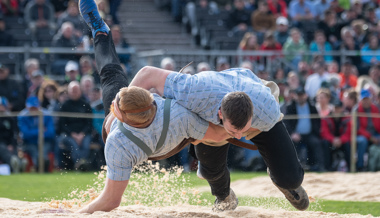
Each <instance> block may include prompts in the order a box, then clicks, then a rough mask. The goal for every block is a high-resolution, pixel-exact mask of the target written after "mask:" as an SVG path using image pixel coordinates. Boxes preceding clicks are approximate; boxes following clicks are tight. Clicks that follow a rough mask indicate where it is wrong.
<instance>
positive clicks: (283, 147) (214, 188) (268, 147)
mask: <svg viewBox="0 0 380 218" xmlns="http://www.w3.org/2000/svg"><path fill="white" fill-rule="evenodd" d="M251 141H252V142H253V143H255V145H256V146H257V147H258V150H259V152H260V154H261V156H262V157H263V159H264V161H265V163H266V165H267V167H268V168H269V170H270V174H271V179H272V181H273V182H274V183H276V184H277V185H278V186H279V187H281V188H285V189H296V188H298V187H299V186H300V185H301V184H302V181H303V176H304V170H303V168H302V167H301V164H300V162H299V160H298V157H297V152H296V150H295V148H294V144H293V142H292V140H291V139H290V136H289V134H288V131H287V130H286V128H285V125H284V123H283V122H282V121H280V122H278V123H277V124H276V125H275V126H274V127H273V128H272V129H270V130H269V131H268V132H261V133H260V134H259V135H257V136H256V137H254V138H253V139H251ZM228 148H229V144H226V145H224V146H221V147H213V146H208V145H205V144H198V145H196V146H195V154H196V156H197V159H198V160H199V161H200V166H199V169H200V172H201V174H202V176H203V177H204V178H205V179H206V180H207V181H208V183H209V184H210V186H211V193H212V194H213V195H215V196H216V197H217V198H219V199H225V198H226V197H227V196H228V195H229V189H230V172H229V170H228V168H227V155H228Z"/></svg>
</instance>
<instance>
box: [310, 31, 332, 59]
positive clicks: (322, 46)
mask: <svg viewBox="0 0 380 218" xmlns="http://www.w3.org/2000/svg"><path fill="white" fill-rule="evenodd" d="M310 51H311V52H320V53H321V54H320V55H323V57H324V60H325V62H326V63H331V62H332V61H333V57H332V56H331V55H326V54H325V53H327V52H331V51H332V46H331V44H330V43H329V42H327V41H326V36H325V33H324V32H323V31H322V30H317V31H315V33H314V41H312V42H311V43H310Z"/></svg>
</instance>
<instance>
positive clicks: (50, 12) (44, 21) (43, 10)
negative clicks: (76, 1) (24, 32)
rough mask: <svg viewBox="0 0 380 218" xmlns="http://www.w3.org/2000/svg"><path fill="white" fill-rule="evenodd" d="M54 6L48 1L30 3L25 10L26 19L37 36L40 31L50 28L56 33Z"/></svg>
mask: <svg viewBox="0 0 380 218" xmlns="http://www.w3.org/2000/svg"><path fill="white" fill-rule="evenodd" d="M54 18H55V17H54V8H53V5H52V4H51V3H50V2H49V1H46V0H35V1H29V3H28V4H27V5H26V6H25V9H24V19H25V22H26V23H27V24H28V27H29V29H30V30H31V31H32V34H33V35H34V36H35V34H36V32H37V30H38V29H41V28H49V29H50V30H52V31H55V28H56V24H55V21H54Z"/></svg>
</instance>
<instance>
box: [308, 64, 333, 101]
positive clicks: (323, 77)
mask: <svg viewBox="0 0 380 218" xmlns="http://www.w3.org/2000/svg"><path fill="white" fill-rule="evenodd" d="M313 71H314V73H313V74H311V75H310V76H308V77H307V79H306V83H305V91H306V93H307V95H308V96H309V98H310V99H314V98H315V96H316V95H317V92H318V90H319V89H320V88H321V84H322V83H323V82H326V81H328V79H329V75H328V73H327V72H326V70H325V64H324V63H323V62H316V63H314V64H313Z"/></svg>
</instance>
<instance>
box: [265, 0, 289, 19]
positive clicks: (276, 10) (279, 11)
mask: <svg viewBox="0 0 380 218" xmlns="http://www.w3.org/2000/svg"><path fill="white" fill-rule="evenodd" d="M268 7H269V11H270V12H272V14H274V16H275V17H276V18H277V17H279V16H283V17H288V11H287V9H286V2H285V1H284V0H268Z"/></svg>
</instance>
